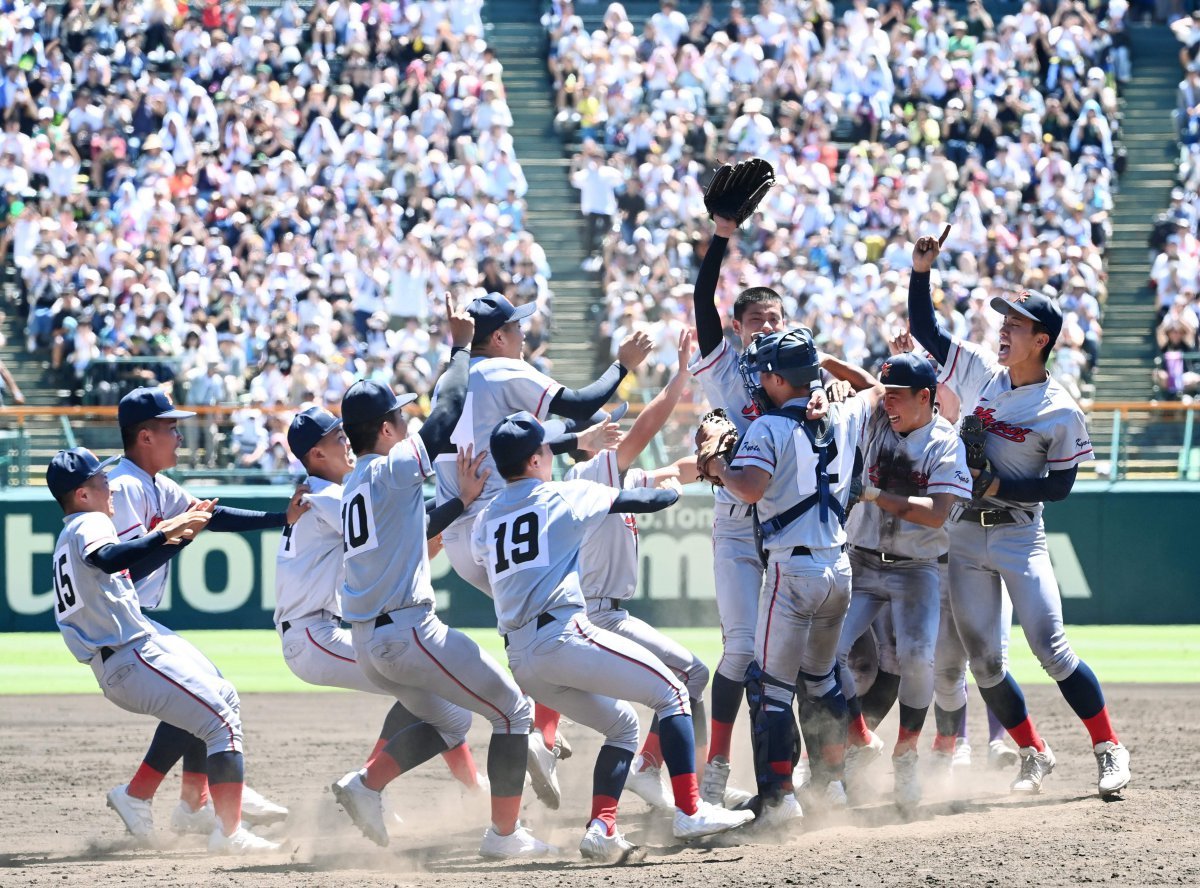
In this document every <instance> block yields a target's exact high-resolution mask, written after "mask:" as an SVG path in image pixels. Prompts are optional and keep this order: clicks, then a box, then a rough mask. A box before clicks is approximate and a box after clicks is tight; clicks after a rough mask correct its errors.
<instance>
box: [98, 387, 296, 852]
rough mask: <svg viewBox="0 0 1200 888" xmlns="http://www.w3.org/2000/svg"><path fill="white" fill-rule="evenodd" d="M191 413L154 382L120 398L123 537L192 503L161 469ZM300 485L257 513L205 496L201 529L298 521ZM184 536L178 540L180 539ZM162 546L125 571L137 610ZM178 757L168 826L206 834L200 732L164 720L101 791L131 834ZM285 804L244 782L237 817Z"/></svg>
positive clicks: (185, 647) (140, 829)
mask: <svg viewBox="0 0 1200 888" xmlns="http://www.w3.org/2000/svg"><path fill="white" fill-rule="evenodd" d="M195 415H196V414H194V413H191V412H189V411H186V410H177V409H176V408H175V405H174V404H172V403H171V399H170V398H169V397H168V396H167V393H166V392H165V391H163V390H162V389H158V388H139V389H134V390H133V391H132V392H130V393H129V394H127V395H125V397H123V398H122V399H121V403H120V404H119V405H118V407H117V422H118V424H119V425H120V427H121V443H122V446H123V448H124V451H125V453H124V456H123V458H122V459H121V461H120V462H118V463H117V465H116V467H115V468H114V469H113V470H112V471H111V472H110V473H109V476H108V477H109V483H110V484H111V486H112V495H113V509H114V517H113V523H114V524H116V525H117V527H118V528H119V530H118V535H119V538H120V539H121V540H122V541H123V542H128V541H130V540H134V539H137V538H138V537H141V536H145V535H146V534H147V533H149V532H150V531H152V530H154V528H155V527H157V526H158V524H159V523H160V522H162V521H165V520H166V519H168V518H174V517H175V516H176V515H181V514H183V513H184V512H186V511H188V510H189V509H192V508H194V507H195V506H196V504H197V503H198V502H199V501H198V500H196V498H195V497H193V496H191V495H190V494H188V493H187V492H186V491H185V490H184V489H183V488H182V487H180V486H179V485H178V484H176V483H175V482H174V481H172V480H171V479H170V478H168V477H166V476H165V475H163V474H162V472H163V471H165V470H166V469H170V468H173V467H174V466H175V465H176V463H177V461H178V457H177V451H178V450H179V445H180V444H181V443H183V437H182V436H181V435H180V433H179V428H178V425H179V420H181V419H187V418H188V417H192V416H195ZM303 494H304V490H303V489H301V490H297V491H296V493H295V495H294V496H293V497H292V500H291V502H290V503H289V504H288V508H287V511H286V512H259V511H254V510H248V509H231V508H228V507H226V506H218V505H216V501H215V500H214V501H212V506H213V508H212V520H211V521H209V523H208V525H207V529H208V530H213V531H218V532H221V531H231V532H235V533H248V532H250V531H255V530H266V529H269V528H283V527H286V526H287V525H288V524H292V523H294V522H296V521H297V520H299V518H300V516H301V515H303V514H304V513H305V512H306V511H308V505H307V504H306V503H304V502H302V501H301V497H302V496H303ZM186 544H187V543H186V541H185V542H184V543H183V545H186ZM182 547H183V546H182V545H181V546H168V547H164V548H161V549H159V550H157V551H156V552H155V553H154V554H153V555H151V556H150V557H148V558H146V559H145V560H144V561H142V562H140V563H138V564H136V565H134V567H133V568H132V569H131V576H132V578H133V583H134V588H135V589H137V594H138V601H139V602H140V603H141V606H142V607H143V608H144V609H148V610H153V609H154V608H156V607H158V606H159V604H160V603H161V601H162V599H163V595H164V594H165V593H166V590H167V584H168V581H169V576H170V565H169V563H168V562H169V561H170V559H172V558H174V557H175V556H176V555H177V554H178V553H179V552H180V550H181V549H182ZM151 622H152V623H153V625H154V626H155V628H156V630H157V632H158V637H159V644H160V645H162V646H164V647H168V648H170V649H171V650H172V651H173V652H174V653H176V654H178V655H180V656H183V657H190V658H192V659H193V660H194V661H195V662H196V663H197V664H198V665H199V666H200V668H202V669H204V670H205V671H207V672H209V673H210V674H211V675H213V676H215V677H216V678H218V679H219V678H221V673H220V671H219V670H218V669H217V668H216V666H214V665H213V664H212V663H211V662H210V661H209V659H208V658H207V657H205V656H204V655H203V654H202V653H200V651H199V650H197V649H196V647H195V646H194V645H192V644H191V643H190V642H188V641H186V640H185V639H183V638H182V637H181V636H179V635H177V634H176V633H174V632H172V631H171V630H170V629H168V628H166V627H165V626H162V625H161V624H159V623H158V622H156V621H153V620H152V621H151ZM181 758H182V759H183V782H182V788H181V791H180V801H179V805H178V806H177V807H176V808H175V810H174V811H173V812H172V814H171V826H172V828H173V829H174V830H175V831H176V832H194V833H201V834H207V833H209V832H211V830H212V828H213V823H214V813H213V806H212V804H210V803H209V800H208V788H207V784H208V780H207V777H206V776H205V766H206V764H207V756H206V753H205V746H204V743H203V742H202V741H201V739H200V738H198V737H195V736H193V735H191V734H189V733H188V732H187V731H185V730H183V729H182V728H179V727H177V726H175V725H172V724H168V723H166V722H164V723H162V724H160V725H159V726H158V729H157V730H156V731H155V734H154V738H153V739H152V740H151V742H150V748H149V749H148V750H147V752H146V756H145V758H144V759H143V761H142V764H141V765H140V766H139V767H138V770H137V773H135V774H134V776H133V779H132V780H130V781H129V783H128V784H127V785H125V786H118V787H116V788H114V789H113V790H112V791H110V792H109V794H108V805H109V807H110V808H112V809H113V810H114V811H116V812H117V814H119V815H120V817H121V819H122V820H123V821H124V822H125V826H126V827H127V828H128V829H129V831H130V832H132V833H134V834H135V835H147V834H148V833H149V832H151V831H152V830H153V828H154V820H153V814H152V810H151V800H152V799H153V798H154V793H155V792H156V791H157V789H158V787H159V785H160V784H161V783H162V781H163V778H164V777H165V776H166V774H167V772H168V771H170V770H171V768H172V767H174V765H175V763H176V762H178V761H179V760H180V759H181ZM287 813H288V812H287V809H286V808H284V807H282V806H280V805H276V804H274V803H273V802H270V801H268V800H266V799H264V798H263V797H262V796H260V795H259V794H258V793H256V792H254V791H253V790H251V789H250V788H249V787H246V789H245V792H244V793H243V796H242V816H243V817H244V818H245V819H246V821H247V822H248V823H251V824H266V823H271V822H274V821H277V820H282V819H284V818H285V817H287Z"/></svg>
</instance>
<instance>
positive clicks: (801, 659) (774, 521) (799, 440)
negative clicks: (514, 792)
mask: <svg viewBox="0 0 1200 888" xmlns="http://www.w3.org/2000/svg"><path fill="white" fill-rule="evenodd" d="M744 361H745V364H746V367H747V369H748V370H749V371H751V372H755V373H757V374H758V386H759V390H758V391H757V392H753V393H751V397H753V398H754V401H755V403H756V404H757V405H758V406H759V413H760V414H764V413H765V415H760V416H759V417H758V418H757V419H755V420H754V422H752V423H751V424H750V427H749V428H748V429H747V430H746V432H745V434H744V435H743V436H742V439H741V442H740V444H739V445H738V449H737V454H736V456H735V457H734V459H733V460H732V462H731V463H728V464H727V463H725V461H724V460H722V459H705V457H704V456H703V455H701V456H699V457H698V459H697V470H698V471H699V472H700V474H701V475H703V476H704V477H706V478H707V477H713V478H715V479H716V480H717V481H719V482H720V483H721V484H723V485H724V486H725V487H726V488H728V489H729V491H730V492H731V493H733V494H734V495H735V496H737V497H738V498H739V499H740V500H741V501H742V502H745V503H750V504H756V505H757V521H758V523H759V528H760V531H759V532H760V533H761V539H762V546H763V550H764V552H765V555H766V562H767V574H768V577H769V579H770V586H769V588H767V589H764V591H763V597H762V602H761V604H760V607H759V609H758V618H757V623H756V627H755V636H754V659H753V661H752V662H751V664H750V666H749V668H748V669H747V675H746V698H747V703H748V704H749V709H750V714H751V718H752V739H753V744H754V760H755V771H756V778H757V783H758V796H757V798H756V800H755V802H754V805H755V807H757V808H758V809H759V811H760V812H761V814H760V816H761V817H762V818H763V820H764V821H765V823H767V824H769V825H774V826H784V825H786V824H787V823H788V822H789V821H792V820H796V819H799V818H801V817H802V816H803V812H802V811H801V808H800V804H799V802H798V801H797V800H796V798H795V795H794V792H793V789H794V787H793V785H792V769H793V762H792V756H793V746H794V739H793V738H794V734H793V728H792V713H791V709H792V705H793V703H794V701H795V697H796V685H797V683H798V682H799V681H801V680H802V681H803V682H804V687H805V693H806V696H807V702H806V706H807V707H811V710H812V711H811V715H812V722H811V729H812V732H813V734H815V737H810V739H812V740H814V741H815V750H816V751H819V752H820V761H819V762H814V761H812V753H813V752H814V748H813V747H812V746H810V750H809V752H810V767H811V768H812V771H813V786H814V788H816V787H818V786H820V785H821V784H822V783H824V784H825V794H826V797H827V798H829V799H830V800H833V799H834V798H835V797H836V795H837V794H840V790H841V784H842V777H843V768H844V757H845V744H846V730H847V722H848V713H847V709H846V699H845V697H844V696H843V694H842V689H841V686H840V684H839V682H838V676H837V670H836V668H835V667H836V655H837V647H838V638H839V636H840V634H841V629H842V620H843V618H844V617H845V614H846V608H847V606H848V604H849V601H850V561H849V559H848V558H847V556H846V554H845V547H846V532H845V530H844V529H843V527H842V524H843V521H844V520H845V513H846V504H847V501H848V499H849V493H850V483H851V480H852V477H851V476H852V474H853V468H854V454H855V451H856V449H857V447H858V443H859V441H860V440H861V438H862V434H863V430H864V428H865V426H866V423H867V420H868V418H869V416H870V412H871V408H872V405H873V401H872V399H871V398H869V397H867V396H865V395H864V394H862V393H859V394H858V395H857V396H854V397H851V398H849V399H848V400H846V401H844V402H841V403H838V404H832V405H829V407H828V416H827V419H826V420H823V421H816V422H814V421H813V420H811V419H809V418H808V417H809V409H810V396H809V393H810V387H811V386H812V385H813V383H815V382H817V381H818V380H819V378H820V366H819V361H818V355H817V350H816V348H815V347H814V345H813V342H812V333H811V332H810V331H809V330H808V329H807V328H804V327H800V328H797V329H793V330H788V331H785V332H778V333H772V334H770V335H768V336H765V337H760V338H759V339H757V340H756V341H755V342H754V343H752V344H751V347H750V348H749V349H747V353H746V355H745V357H744ZM863 382H864V385H863V386H862V388H864V389H865V390H866V391H875V389H874V387H873V386H872V385H871V381H870V379H869V377H866V376H865V374H864V380H863ZM768 411H769V412H768ZM697 444H698V446H699V447H700V450H701V454H703V453H704V445H703V443H702V442H700V441H698V442H697Z"/></svg>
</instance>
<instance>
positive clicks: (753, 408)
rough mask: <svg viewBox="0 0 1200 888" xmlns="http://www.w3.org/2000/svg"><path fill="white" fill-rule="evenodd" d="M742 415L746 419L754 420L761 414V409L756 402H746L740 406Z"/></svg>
mask: <svg viewBox="0 0 1200 888" xmlns="http://www.w3.org/2000/svg"><path fill="white" fill-rule="evenodd" d="M742 416H744V417H746V419H750V420H754V419H758V418H759V417H760V416H762V411H761V410H759V409H758V405H757V404H747V405H746V406H745V407H743V408H742Z"/></svg>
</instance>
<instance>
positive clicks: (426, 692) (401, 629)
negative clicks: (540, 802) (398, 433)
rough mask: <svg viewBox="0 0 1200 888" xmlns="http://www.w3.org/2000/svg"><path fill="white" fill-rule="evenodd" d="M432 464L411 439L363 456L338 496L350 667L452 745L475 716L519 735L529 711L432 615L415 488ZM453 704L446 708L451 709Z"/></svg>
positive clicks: (502, 678)
mask: <svg viewBox="0 0 1200 888" xmlns="http://www.w3.org/2000/svg"><path fill="white" fill-rule="evenodd" d="M432 474H433V467H432V466H431V465H430V463H429V455H428V454H427V453H426V451H425V444H424V442H423V441H422V440H421V438H420V436H419V435H414V436H412V437H409V438H405V439H404V440H403V441H400V442H399V443H397V444H396V445H395V446H394V447H393V448H392V449H391V451H390V452H389V453H388V454H387V456H380V455H378V454H367V455H365V456H362V457H360V458H359V460H358V464H357V465H355V467H354V471H352V472H351V473H350V474H349V475H348V476H347V477H346V479H345V482H344V484H343V490H342V498H341V510H340V514H341V528H342V543H343V546H344V548H345V561H346V582H345V586H344V587H343V591H342V609H343V611H344V613H343V616H344V617H345V618H346V619H347V620H349V621H350V623H351V637H352V639H353V642H354V651H355V655H356V658H357V660H358V664H359V667H360V668H361V669H362V670H363V672H364V673H366V675H367V677H368V678H369V679H370V680H371V681H372V682H374V683H375V684H377V685H379V686H380V687H381V688H383V689H384V690H386V691H388V693H390V694H392V696H394V697H396V699H398V700H400V702H402V703H403V704H404V705H405V707H406V708H407V709H408V710H409V711H410V712H412V713H413V715H415V716H416V717H417V718H419V719H420V720H421V721H424V722H428V723H429V724H431V725H433V726H434V727H435V728H437V730H438V731H439V732H440V733H441V734H442V736H443V738H444V739H445V740H446V743H447V744H448V745H450V746H452V747H453V746H457V745H458V744H459V743H461V742H462V740H463V739H464V737H465V734H466V731H467V728H468V727H469V726H470V719H469V718H467V719H464V718H463V710H464V709H469V710H471V711H472V712H478V713H479V714H480V715H482V716H483V717H484V718H486V719H488V721H490V722H491V723H492V731H493V732H494V733H497V734H527V733H529V724H530V718H531V712H530V706H529V704H528V702H526V700H525V697H524V695H523V694H522V693H521V692H520V691H519V690H518V689H517V687H516V685H514V684H513V683H512V681H511V679H509V677H508V676H507V675H505V674H504V672H503V670H501V668H500V665H499V664H498V663H496V661H495V660H493V659H492V658H491V657H489V656H488V655H487V654H485V653H483V652H482V651H481V650H480V649H479V646H478V645H476V644H475V642H473V641H471V639H469V638H468V637H467V636H466V635H463V634H462V633H461V632H458V631H457V630H454V629H451V628H450V627H448V626H446V625H445V624H444V623H443V622H442V621H441V620H440V619H438V617H437V615H436V614H435V613H434V598H433V588H432V586H431V585H430V582H429V556H428V552H427V550H426V546H425V501H424V498H423V496H422V484H423V483H424V481H425V479H426V478H428V477H430V476H432ZM451 704H453V705H451Z"/></svg>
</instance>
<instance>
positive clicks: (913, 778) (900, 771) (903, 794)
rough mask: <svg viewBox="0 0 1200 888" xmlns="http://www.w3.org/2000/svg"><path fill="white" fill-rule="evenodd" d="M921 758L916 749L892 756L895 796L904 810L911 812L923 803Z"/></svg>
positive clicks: (897, 802)
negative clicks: (919, 767)
mask: <svg viewBox="0 0 1200 888" xmlns="http://www.w3.org/2000/svg"><path fill="white" fill-rule="evenodd" d="M919 765H920V756H919V754H918V753H917V751H916V750H915V749H910V750H908V751H907V752H905V753H904V754H903V755H897V756H892V769H893V771H894V772H895V773H894V775H893V780H894V783H893V787H894V792H893V794H894V796H895V798H896V804H897V805H899V806H900V808H901V809H902V810H905V811H911V810H912V809H914V808H916V807H917V805H919V804H920V803H921V774H920V771H919V769H918V766H919Z"/></svg>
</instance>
